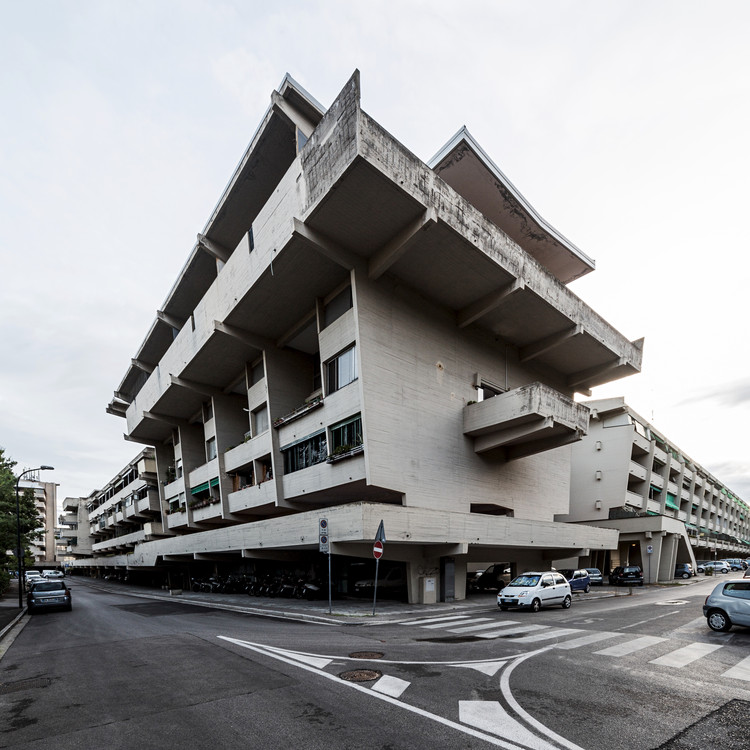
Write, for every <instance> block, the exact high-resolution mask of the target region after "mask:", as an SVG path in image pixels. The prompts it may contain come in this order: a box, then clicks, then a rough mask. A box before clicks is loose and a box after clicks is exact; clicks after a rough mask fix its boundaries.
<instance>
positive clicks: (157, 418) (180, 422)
mask: <svg viewBox="0 0 750 750" xmlns="http://www.w3.org/2000/svg"><path fill="white" fill-rule="evenodd" d="M143 418H144V419H152V420H153V421H154V422H164V423H165V424H169V425H172V426H173V427H188V426H189V425H190V422H188V421H187V419H180V418H179V417H170V416H168V415H167V414H157V413H156V412H155V411H144V412H143ZM150 445H153V443H150Z"/></svg>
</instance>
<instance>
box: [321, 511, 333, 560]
mask: <svg viewBox="0 0 750 750" xmlns="http://www.w3.org/2000/svg"><path fill="white" fill-rule="evenodd" d="M318 551H320V552H323V553H325V554H330V553H331V546H330V540H329V538H328V519H326V518H321V519H320V520H319V522H318Z"/></svg>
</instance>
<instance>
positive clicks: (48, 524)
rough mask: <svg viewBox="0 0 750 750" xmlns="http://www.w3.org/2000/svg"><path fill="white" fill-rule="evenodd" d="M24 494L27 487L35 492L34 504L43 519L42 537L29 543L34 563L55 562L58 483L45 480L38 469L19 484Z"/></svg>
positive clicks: (40, 529) (45, 563)
mask: <svg viewBox="0 0 750 750" xmlns="http://www.w3.org/2000/svg"><path fill="white" fill-rule="evenodd" d="M18 489H19V492H20V493H21V494H23V493H24V492H25V491H26V490H27V489H28V490H31V491H32V492H33V493H34V506H35V507H36V510H37V513H39V516H40V517H41V519H42V525H41V526H40V528H39V531H41V532H42V537H41V539H39V540H37V541H36V542H33V543H32V544H30V545H29V551H30V554H31V556H32V557H33V558H34V565H48V564H53V563H54V562H55V552H56V546H57V545H56V541H55V519H56V518H57V485H56V484H55V483H54V482H44V481H42V480H41V479H40V474H39V472H38V471H36V472H31V473H29V474H26V476H25V477H23V478H22V479H21V481H20V482H19V485H18Z"/></svg>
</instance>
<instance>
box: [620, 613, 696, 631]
mask: <svg viewBox="0 0 750 750" xmlns="http://www.w3.org/2000/svg"><path fill="white" fill-rule="evenodd" d="M680 612H682V610H681V609H676V610H675V611H674V612H665V613H664V614H663V615H656V617H649V618H648V620H641V621H640V622H634V623H633V624H632V625H623V626H622V627H621V628H618V630H627V629H628V628H637V627H638V626H639V625H645V624H646V623H647V622H653V621H654V620H661V618H662V617H669V616H670V615H679V614H680Z"/></svg>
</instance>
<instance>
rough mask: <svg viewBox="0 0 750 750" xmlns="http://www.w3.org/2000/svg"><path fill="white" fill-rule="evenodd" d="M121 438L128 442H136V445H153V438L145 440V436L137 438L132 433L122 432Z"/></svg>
mask: <svg viewBox="0 0 750 750" xmlns="http://www.w3.org/2000/svg"><path fill="white" fill-rule="evenodd" d="M123 438H124V439H125V440H127V441H128V442H129V443H138V445H153V444H154V441H153V440H146V439H145V438H137V437H133V436H132V435H127V434H123Z"/></svg>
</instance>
